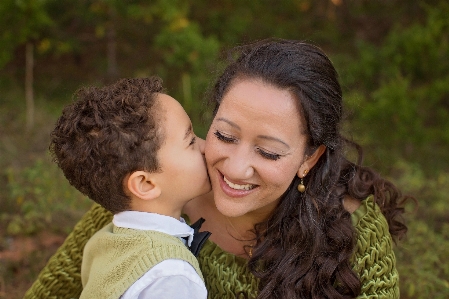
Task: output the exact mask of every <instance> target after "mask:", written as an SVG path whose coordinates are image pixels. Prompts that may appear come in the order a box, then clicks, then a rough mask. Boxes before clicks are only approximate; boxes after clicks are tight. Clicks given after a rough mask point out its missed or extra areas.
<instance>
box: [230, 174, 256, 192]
mask: <svg viewBox="0 0 449 299" xmlns="http://www.w3.org/2000/svg"><path fill="white" fill-rule="evenodd" d="M223 180H224V181H225V182H226V184H227V185H228V186H229V187H231V188H232V189H235V190H246V191H248V190H251V189H254V188H255V187H256V185H252V184H246V185H238V184H234V183H232V182H230V181H229V180H228V179H227V178H226V177H225V176H223Z"/></svg>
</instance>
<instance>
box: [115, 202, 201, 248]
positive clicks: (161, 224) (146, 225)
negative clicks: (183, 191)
mask: <svg viewBox="0 0 449 299" xmlns="http://www.w3.org/2000/svg"><path fill="white" fill-rule="evenodd" d="M112 223H114V225H115V226H117V227H124V228H131V229H139V230H154V231H158V232H161V233H165V234H168V235H171V236H174V237H178V238H180V239H181V241H183V242H184V239H182V238H184V237H187V238H188V240H187V245H188V246H189V247H190V245H191V243H192V240H193V228H191V227H190V226H189V225H188V224H187V223H186V222H185V221H184V219H183V218H182V217H180V218H179V220H178V219H176V218H173V217H170V216H166V215H160V214H156V213H147V212H139V211H124V212H120V213H117V214H115V215H114V217H113V219H112Z"/></svg>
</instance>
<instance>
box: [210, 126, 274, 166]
mask: <svg viewBox="0 0 449 299" xmlns="http://www.w3.org/2000/svg"><path fill="white" fill-rule="evenodd" d="M214 135H215V136H216V137H217V139H218V140H220V141H223V142H226V143H237V141H238V140H237V138H235V137H231V136H228V135H226V134H223V133H221V132H219V131H215V133H214ZM256 152H257V153H258V154H259V155H261V156H262V158H265V159H268V160H273V161H276V160H279V159H280V158H281V157H282V155H280V154H276V153H273V152H270V151H267V150H265V149H262V148H260V147H256Z"/></svg>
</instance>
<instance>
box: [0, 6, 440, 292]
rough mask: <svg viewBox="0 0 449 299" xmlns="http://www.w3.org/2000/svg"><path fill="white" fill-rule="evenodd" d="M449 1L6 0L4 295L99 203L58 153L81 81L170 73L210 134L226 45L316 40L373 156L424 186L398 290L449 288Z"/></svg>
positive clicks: (2, 49) (0, 166)
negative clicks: (55, 146)
mask: <svg viewBox="0 0 449 299" xmlns="http://www.w3.org/2000/svg"><path fill="white" fill-rule="evenodd" d="M448 16H449V3H448V2H447V1H422V0H416V1H409V0H388V1H387V0H385V1H384V0H377V1H374V0H283V1H274V0H259V1H250V0H246V1H242V0H221V1H214V0H208V1H206V0H195V1H192V0H190V1H186V0H154V1H144V0H126V1H123V0H89V1H88V0H78V1H71V0H2V1H1V2H0V182H1V188H0V298H21V297H22V296H23V294H24V292H25V290H26V289H27V288H28V287H29V286H30V285H31V283H32V282H33V280H34V279H35V278H36V276H37V275H38V273H39V271H40V270H41V269H42V267H43V266H44V265H45V263H46V261H47V260H48V258H49V257H50V256H51V254H53V253H54V251H55V250H56V249H57V247H58V246H59V245H60V244H61V242H62V241H63V240H64V238H65V236H66V235H67V234H68V233H69V232H70V230H71V228H72V227H73V225H74V224H75V223H76V221H77V220H78V219H79V218H80V217H81V215H82V214H83V213H84V212H85V211H86V210H87V209H88V208H89V207H90V205H91V201H90V200H89V199H87V198H85V197H84V196H82V195H81V194H80V193H78V192H77V191H76V190H75V189H74V188H73V187H71V186H70V185H69V184H68V183H67V182H66V180H65V179H64V177H63V175H62V174H61V172H60V171H59V170H58V169H57V167H56V166H55V165H54V163H52V162H51V158H50V157H49V154H48V143H49V133H50V131H51V129H52V127H53V125H54V123H55V120H56V118H57V117H58V116H59V114H60V112H61V110H62V107H63V106H64V105H66V104H68V103H70V101H71V97H72V94H73V92H74V91H75V90H76V89H77V88H79V87H81V86H84V85H92V84H94V85H100V84H105V83H108V82H111V81H113V80H115V79H117V78H119V77H142V76H149V75H159V76H161V77H162V78H163V79H164V82H165V83H164V84H165V86H166V87H167V89H168V93H169V94H170V95H172V96H173V97H175V98H176V99H178V100H179V101H180V102H181V104H182V105H183V106H184V107H185V109H186V110H187V112H188V113H189V115H190V116H191V118H192V121H193V124H194V128H195V130H196V132H197V134H198V135H199V136H202V137H204V136H205V132H206V130H207V128H208V122H209V121H210V118H211V114H210V110H208V109H207V107H206V106H205V105H204V99H205V92H206V91H207V90H208V88H210V86H211V84H212V83H213V81H214V78H216V74H217V70H219V69H220V68H221V67H222V64H221V63H220V61H221V60H220V57H221V54H220V53H222V52H223V50H225V49H227V48H230V47H232V46H236V45H239V44H242V43H246V42H250V41H255V40H257V39H262V38H266V37H279V38H290V39H300V40H306V41H308V42H311V43H313V44H315V45H317V46H319V47H321V48H322V49H324V51H325V52H326V53H328V55H329V56H330V58H331V60H332V61H333V62H334V64H335V66H336V68H337V70H338V71H339V74H340V78H341V83H342V86H343V90H344V101H345V105H346V111H345V113H346V118H345V123H344V131H345V134H346V135H347V136H348V137H350V138H353V139H354V140H355V141H357V142H359V143H361V144H362V145H363V147H364V153H365V161H364V164H365V165H367V166H370V167H373V168H375V169H377V170H378V171H379V172H380V173H381V174H382V175H384V176H386V177H388V178H389V179H391V180H392V181H393V182H394V183H396V184H397V185H399V186H400V187H401V188H402V190H403V192H404V193H406V194H411V195H413V196H415V197H416V199H417V200H418V203H419V205H418V206H416V205H413V204H410V205H409V206H408V207H407V211H408V212H409V213H408V215H407V216H406V221H407V223H408V225H409V233H408V236H407V238H406V239H405V240H404V241H402V242H400V243H399V244H398V246H397V247H396V249H395V250H396V254H397V259H398V268H399V271H400V274H401V298H405V299H406V298H434V299H438V298H449V262H448V261H447V258H448V257H449V216H448V215H449V207H448V204H447V199H448V196H449V191H448V185H449V150H448V149H449V120H448V118H449V59H448V58H449V57H448V56H449V18H448Z"/></svg>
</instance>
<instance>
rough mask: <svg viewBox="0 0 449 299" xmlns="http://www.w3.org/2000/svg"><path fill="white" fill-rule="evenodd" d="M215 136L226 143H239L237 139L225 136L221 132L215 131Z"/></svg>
mask: <svg viewBox="0 0 449 299" xmlns="http://www.w3.org/2000/svg"><path fill="white" fill-rule="evenodd" d="M214 135H215V136H216V137H217V139H218V140H221V141H223V142H226V143H236V142H237V139H235V138H233V137H229V136H226V135H223V134H222V133H220V132H219V131H215V133H214Z"/></svg>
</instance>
